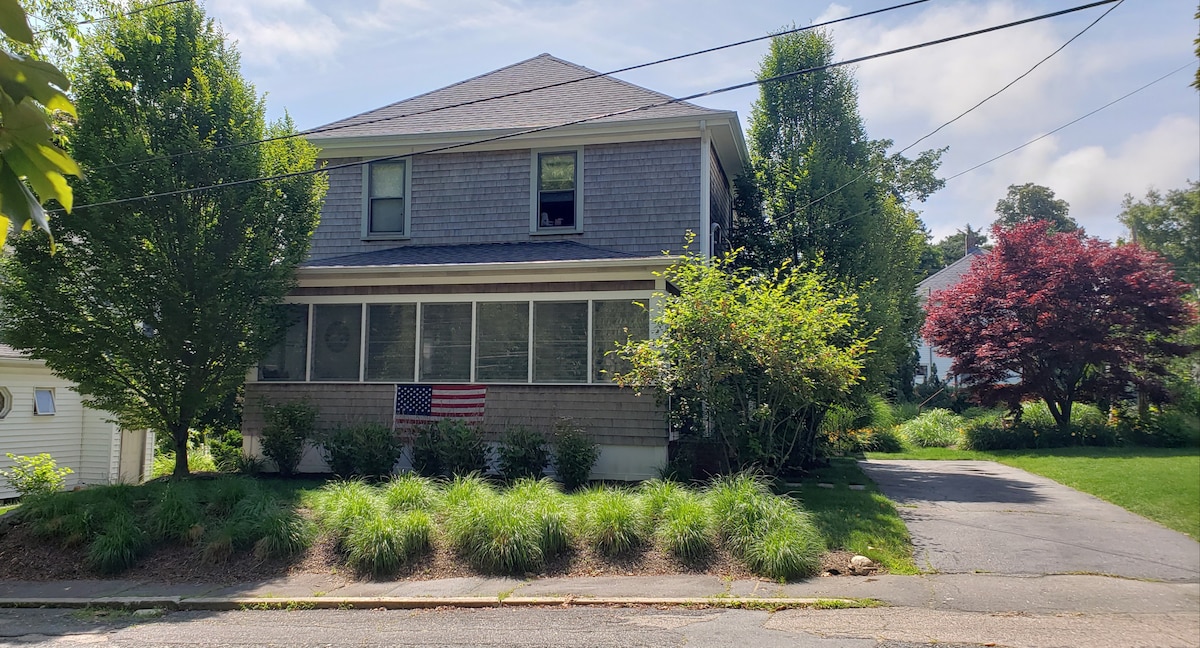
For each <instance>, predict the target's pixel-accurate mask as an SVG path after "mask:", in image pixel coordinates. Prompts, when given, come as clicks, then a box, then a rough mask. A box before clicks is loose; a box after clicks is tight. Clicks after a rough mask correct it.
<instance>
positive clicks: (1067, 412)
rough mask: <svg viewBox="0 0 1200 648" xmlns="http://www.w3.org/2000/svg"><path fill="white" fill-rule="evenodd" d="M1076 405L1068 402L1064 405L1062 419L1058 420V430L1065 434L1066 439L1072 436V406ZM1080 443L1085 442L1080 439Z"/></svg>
mask: <svg viewBox="0 0 1200 648" xmlns="http://www.w3.org/2000/svg"><path fill="white" fill-rule="evenodd" d="M1074 404H1075V403H1074V402H1073V401H1071V400H1067V401H1065V402H1063V404H1062V418H1060V419H1059V420H1058V429H1059V431H1060V432H1062V433H1063V438H1064V439H1066V438H1068V437H1069V436H1070V435H1071V406H1072V405H1074ZM1080 441H1083V440H1082V439H1080Z"/></svg>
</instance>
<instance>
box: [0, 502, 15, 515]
mask: <svg viewBox="0 0 1200 648" xmlns="http://www.w3.org/2000/svg"><path fill="white" fill-rule="evenodd" d="M18 506H20V504H0V515H4V514H5V513H8V512H9V511H11V510H13V509H15V508H17V507H18Z"/></svg>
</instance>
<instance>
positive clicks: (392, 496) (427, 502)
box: [383, 473, 441, 512]
mask: <svg viewBox="0 0 1200 648" xmlns="http://www.w3.org/2000/svg"><path fill="white" fill-rule="evenodd" d="M440 500H441V492H440V491H439V490H438V487H437V485H436V484H434V483H433V480H431V479H429V478H428V477H422V476H420V475H417V474H415V473H404V474H402V475H397V476H395V477H393V478H392V479H391V481H389V482H388V483H387V485H386V486H384V487H383V501H384V503H385V504H387V507H388V508H389V509H391V510H393V511H397V512H400V511H426V512H429V511H433V510H434V509H436V508H437V507H438V504H439V502H440Z"/></svg>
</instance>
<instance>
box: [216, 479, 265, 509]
mask: <svg viewBox="0 0 1200 648" xmlns="http://www.w3.org/2000/svg"><path fill="white" fill-rule="evenodd" d="M258 493H259V487H258V482H256V481H254V480H253V479H246V478H245V477H227V478H225V479H218V480H216V481H214V482H213V483H212V485H211V486H210V488H209V491H208V497H207V505H206V507H205V509H206V510H205V512H206V513H207V514H208V515H209V516H210V517H215V518H224V517H228V516H229V514H230V513H232V512H233V509H234V507H235V506H237V504H238V502H241V501H242V500H245V499H248V498H250V497H254V496H256V495H258Z"/></svg>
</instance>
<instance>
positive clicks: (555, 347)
mask: <svg viewBox="0 0 1200 648" xmlns="http://www.w3.org/2000/svg"><path fill="white" fill-rule="evenodd" d="M587 324H588V305H587V302H540V303H535V304H534V305H533V381H534V382H578V383H585V382H587V379H588V367H587V354H588V326H587Z"/></svg>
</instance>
